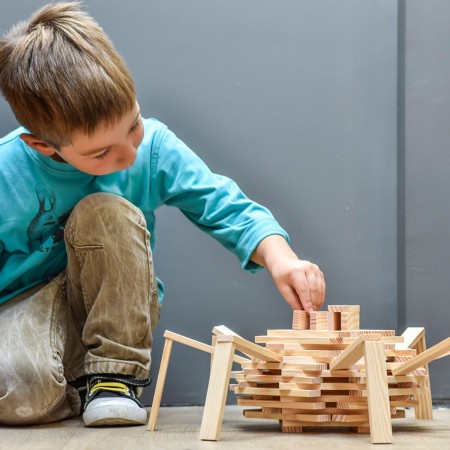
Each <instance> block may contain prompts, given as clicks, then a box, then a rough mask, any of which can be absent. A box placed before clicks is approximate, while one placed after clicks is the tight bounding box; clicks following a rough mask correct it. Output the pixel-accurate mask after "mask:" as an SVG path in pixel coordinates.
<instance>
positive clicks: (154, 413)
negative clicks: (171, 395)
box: [147, 339, 173, 431]
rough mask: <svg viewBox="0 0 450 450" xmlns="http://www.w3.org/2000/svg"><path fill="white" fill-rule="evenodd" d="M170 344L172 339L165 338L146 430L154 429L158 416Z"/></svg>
mask: <svg viewBox="0 0 450 450" xmlns="http://www.w3.org/2000/svg"><path fill="white" fill-rule="evenodd" d="M172 344H173V341H172V339H166V340H165V342H164V350H163V354H162V358H161V365H160V366H159V373H158V381H157V382H156V388H155V394H154V396H153V402H152V408H151V411H150V418H149V420H148V426H147V430H149V431H154V430H155V427H156V419H157V418H158V412H159V406H160V405H161V398H162V394H163V390H164V383H165V381H166V375H167V368H168V367H169V360H170V353H171V351H172Z"/></svg>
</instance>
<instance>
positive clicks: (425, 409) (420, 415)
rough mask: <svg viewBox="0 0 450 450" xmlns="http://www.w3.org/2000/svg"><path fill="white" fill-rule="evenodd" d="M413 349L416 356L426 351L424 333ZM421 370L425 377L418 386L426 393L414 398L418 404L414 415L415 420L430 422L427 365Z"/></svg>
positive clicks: (430, 403) (430, 410) (431, 406)
mask: <svg viewBox="0 0 450 450" xmlns="http://www.w3.org/2000/svg"><path fill="white" fill-rule="evenodd" d="M415 348H416V350H417V353H418V354H420V353H423V352H424V351H425V350H426V349H427V344H426V339H425V333H424V334H423V336H422V337H421V338H420V339H419V340H418V341H417V342H416V343H415ZM444 355H445V354H444ZM444 355H443V356H444ZM416 370H419V369H416ZM422 370H424V371H425V372H426V375H425V380H424V381H423V382H422V383H420V386H421V387H423V388H424V389H425V390H426V391H425V392H424V393H419V394H418V395H416V396H414V398H415V399H416V400H417V401H418V402H419V404H418V405H417V407H416V408H415V411H414V412H415V415H416V419H422V420H432V419H433V405H432V398H431V387H430V377H429V373H430V372H429V370H428V364H425V366H424V368H423V369H422Z"/></svg>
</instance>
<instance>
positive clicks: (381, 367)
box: [364, 341, 392, 444]
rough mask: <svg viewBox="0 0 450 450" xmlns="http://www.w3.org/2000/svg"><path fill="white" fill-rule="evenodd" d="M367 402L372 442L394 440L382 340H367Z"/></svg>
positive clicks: (378, 442)
mask: <svg viewBox="0 0 450 450" xmlns="http://www.w3.org/2000/svg"><path fill="white" fill-rule="evenodd" d="M364 347H365V348H364V356H365V360H366V366H367V402H368V406H369V423H370V439H371V441H372V444H389V443H391V442H392V424H391V411H390V406H389V394H388V385H387V379H386V376H387V375H386V373H387V370H386V356H385V355H384V346H383V344H382V343H381V342H371V341H366V342H365V345H364Z"/></svg>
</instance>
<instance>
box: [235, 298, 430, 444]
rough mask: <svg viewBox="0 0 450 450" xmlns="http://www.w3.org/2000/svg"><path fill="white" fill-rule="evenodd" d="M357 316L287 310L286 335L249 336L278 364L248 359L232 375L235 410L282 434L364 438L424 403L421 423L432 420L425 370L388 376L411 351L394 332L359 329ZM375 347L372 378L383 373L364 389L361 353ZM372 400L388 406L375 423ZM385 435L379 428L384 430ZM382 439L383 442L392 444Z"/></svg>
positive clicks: (351, 311)
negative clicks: (319, 431)
mask: <svg viewBox="0 0 450 450" xmlns="http://www.w3.org/2000/svg"><path fill="white" fill-rule="evenodd" d="M359 314H360V307H359V306H358V305H339V306H337V305H330V306H328V311H317V312H312V313H311V315H310V316H308V315H307V314H306V313H305V312H304V311H294V317H293V327H292V329H286V330H268V331H267V335H265V336H256V339H255V342H256V343H258V344H265V346H266V348H267V349H270V350H272V351H273V352H276V353H277V354H278V355H280V356H282V361H281V362H272V361H271V362H268V361H263V360H258V359H256V358H252V359H251V360H250V361H246V362H243V363H241V367H242V370H241V371H238V372H232V377H234V378H235V379H236V381H237V384H232V385H231V389H232V390H233V391H234V392H235V393H236V394H238V398H237V403H238V405H241V406H246V407H247V406H248V407H251V408H249V409H245V410H244V415H245V417H248V418H260V419H261V418H263V419H276V420H279V422H280V427H281V430H282V431H283V432H294V433H299V432H302V430H303V429H304V428H305V427H312V426H314V427H317V426H327V427H329V426H331V427H340V426H345V427H354V428H355V429H356V430H357V431H359V432H366V433H368V432H370V427H371V425H372V426H373V423H375V422H379V421H381V420H384V421H385V422H389V424H390V420H391V418H403V417H405V408H406V407H415V408H417V407H418V406H419V403H420V400H421V399H422V400H423V399H428V400H429V410H428V411H426V413H425V415H426V416H427V417H424V418H431V417H430V416H431V414H432V412H431V394H430V387H429V379H428V372H427V369H426V368H425V367H421V368H415V369H414V370H411V371H409V370H407V371H406V373H402V374H401V375H399V374H395V373H394V372H395V368H396V367H398V366H399V365H401V364H402V363H405V362H407V361H408V360H410V359H411V358H413V357H414V356H416V353H417V351H416V349H415V348H411V347H414V346H406V344H405V336H396V335H395V331H394V330H361V329H359V323H360V322H359ZM416 330H417V331H416V333H412V334H415V336H416V337H417V336H419V338H418V340H420V334H421V333H420V331H422V330H423V329H416ZM410 334H411V333H410ZM411 339H412V337H411V336H409V340H411ZM375 343H377V344H378V347H377V348H378V349H379V348H380V346H381V351H382V354H381V356H380V355H379V354H378V357H376V360H374V362H373V364H375V365H376V366H377V365H378V366H379V365H381V366H382V371H381V372H380V371H379V370H378V371H377V373H378V374H380V373H382V375H381V376H382V378H383V379H381V380H375V382H374V383H371V384H370V383H368V377H370V376H371V374H370V371H369V372H368V370H367V365H368V364H370V363H369V360H370V357H371V356H370V354H368V350H367V349H368V348H369V347H372V349H373V348H375V347H373V344H375ZM410 343H411V342H410ZM416 343H417V342H414V344H416ZM369 353H370V351H369ZM393 370H394V372H393ZM377 373H375V377H376V376H377ZM378 377H379V375H378ZM371 389H372V392H371ZM380 389H381V390H383V389H384V390H387V395H384V396H383V395H379V394H380V392H379V390H380ZM371 394H373V395H372V396H373V401H374V402H378V403H380V402H381V403H382V401H383V398H385V399H388V401H386V402H385V403H386V404H384V405H383V404H381V405H379V414H377V416H378V417H371V416H373V414H369V401H370V395H371ZM422 403H423V401H422ZM421 406H422V408H423V405H421ZM372 411H374V409H372ZM384 416H386V417H384ZM375 426H377V425H375ZM382 428H383V427H382ZM388 428H390V427H389V426H384V430H387V429H388ZM381 439H382V440H381V441H380V442H390V439H391V438H390V437H389V436H385V437H384V438H381Z"/></svg>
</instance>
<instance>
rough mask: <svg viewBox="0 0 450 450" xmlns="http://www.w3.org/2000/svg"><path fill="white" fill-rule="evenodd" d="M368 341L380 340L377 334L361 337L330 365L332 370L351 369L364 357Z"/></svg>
mask: <svg viewBox="0 0 450 450" xmlns="http://www.w3.org/2000/svg"><path fill="white" fill-rule="evenodd" d="M367 340H372V341H375V340H378V341H379V340H380V336H379V335H377V334H373V335H365V336H360V337H359V338H357V339H356V340H355V342H353V343H352V344H350V345H349V346H348V348H347V349H346V350H344V351H343V352H342V353H341V354H340V355H339V356H338V357H337V358H336V359H334V361H331V363H330V369H331V370H338V369H350V368H351V367H352V366H353V365H354V364H356V363H357V362H358V361H359V360H360V359H361V358H362V357H363V356H364V342H365V341H367Z"/></svg>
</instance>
